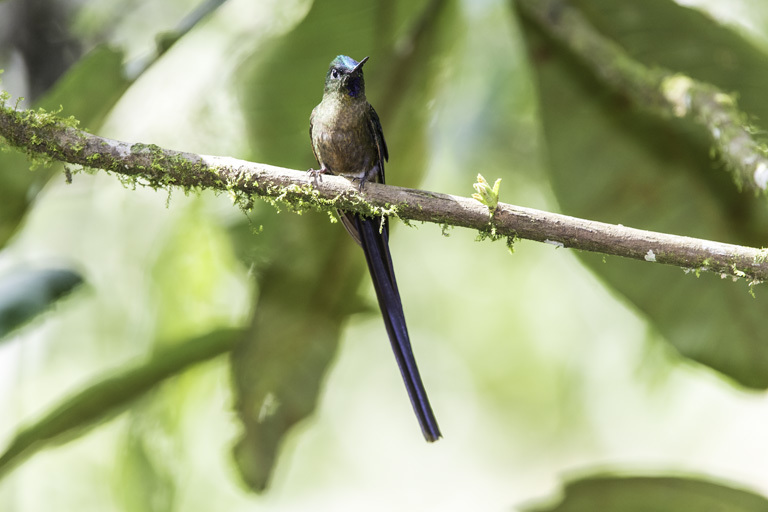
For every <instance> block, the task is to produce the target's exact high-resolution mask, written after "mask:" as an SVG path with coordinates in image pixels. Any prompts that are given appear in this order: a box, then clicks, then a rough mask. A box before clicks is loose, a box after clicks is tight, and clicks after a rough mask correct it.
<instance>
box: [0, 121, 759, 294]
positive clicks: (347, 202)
mask: <svg viewBox="0 0 768 512" xmlns="http://www.w3.org/2000/svg"><path fill="white" fill-rule="evenodd" d="M71 125H72V123H71V122H66V121H62V120H58V119H56V118H55V117H54V116H51V115H50V114H46V113H40V112H37V111H18V110H14V109H13V108H10V107H8V106H0V136H2V137H4V138H5V139H6V140H7V141H8V143H10V144H11V145H13V146H16V147H19V148H21V149H23V150H25V151H27V152H28V153H30V154H32V155H45V156H46V157H47V158H52V159H55V160H58V161H62V162H67V163H70V164H80V165H84V166H88V167H92V168H98V169H104V170H106V171H108V172H111V173H114V174H117V175H119V176H121V177H123V179H129V180H135V182H136V183H139V184H146V185H148V186H153V187H170V186H178V187H183V188H186V189H198V190H200V189H214V190H219V191H227V192H229V193H231V194H232V195H233V197H234V198H235V199H237V200H239V201H240V202H241V204H248V203H249V202H250V201H251V199H252V197H253V196H262V197H264V198H272V199H276V200H280V201H283V202H285V203H287V204H289V205H291V206H292V207H293V208H297V209H302V208H314V209H318V210H325V211H332V210H334V209H337V208H338V209H342V210H348V211H354V212H357V213H361V214H363V215H375V214H382V213H384V214H388V215H395V216H397V217H400V218H402V219H406V220H415V221H424V222H433V223H438V224H443V225H449V226H459V227H465V228H471V229H477V230H480V231H482V232H483V233H485V234H490V235H495V236H501V237H510V238H515V237H519V238H524V239H528V240H535V241H539V242H545V243H550V244H553V245H556V246H560V247H569V248H574V249H580V250H584V251H591V252H598V253H603V254H610V255H615V256H623V257H626V258H633V259H638V260H645V261H649V262H656V263H664V264H668V265H676V266H678V267H682V268H685V269H692V270H707V271H712V272H717V273H720V274H723V275H728V276H733V277H743V278H746V279H749V280H751V281H764V280H766V279H768V250H763V249H755V248H751V247H743V246H738V245H731V244H724V243H719V242H712V241H708V240H701V239H696V238H689V237H684V236H676V235H669V234H664V233H656V232H652V231H644V230H639V229H633V228H628V227H625V226H621V225H613V224H605V223H602V222H595V221H590V220H585V219H578V218H575V217H569V216H566V215H560V214H556V213H549V212H545V211H541V210H535V209H532V208H524V207H521V206H514V205H510V204H504V203H498V206H497V208H496V210H495V211H494V212H493V215H491V212H489V210H488V207H487V206H485V205H484V204H482V203H480V202H479V201H477V200H475V199H472V198H469V197H461V196H453V195H448V194H439V193H435V192H428V191H424V190H416V189H407V188H401V187H394V186H388V185H381V184H378V183H367V184H366V185H365V191H364V192H363V193H360V192H359V190H358V185H357V184H356V183H351V182H349V181H348V180H346V179H344V178H341V177H338V176H322V177H320V179H318V180H313V178H312V177H311V176H310V175H308V173H306V172H301V171H296V170H291V169H284V168H281V167H274V166H271V165H266V164H260V163H254V162H246V161H244V160H237V159H234V158H228V157H218V156H205V155H197V154H193V153H183V152H179V151H172V150H168V149H163V148H160V147H158V146H153V145H146V144H131V143H128V142H121V141H117V140H112V139H106V138H103V137H98V136H96V135H92V134H89V133H87V132H84V131H82V130H79V129H77V128H75V127H73V126H71Z"/></svg>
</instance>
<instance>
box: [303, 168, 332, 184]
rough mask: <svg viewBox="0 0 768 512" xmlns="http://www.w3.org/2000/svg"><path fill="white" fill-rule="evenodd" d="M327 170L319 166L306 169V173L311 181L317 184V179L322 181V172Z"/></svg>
mask: <svg viewBox="0 0 768 512" xmlns="http://www.w3.org/2000/svg"><path fill="white" fill-rule="evenodd" d="M326 172H328V169H325V168H323V167H321V168H320V169H310V170H308V171H307V175H308V176H310V177H311V178H312V183H313V184H314V186H317V182H318V181H323V174H325V173H326Z"/></svg>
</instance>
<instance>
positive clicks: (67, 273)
mask: <svg viewBox="0 0 768 512" xmlns="http://www.w3.org/2000/svg"><path fill="white" fill-rule="evenodd" d="M82 282H83V278H82V277H81V276H80V274H78V273H76V272H73V271H72V270H68V269H56V268H47V269H21V270H16V271H15V272H14V273H12V274H9V275H6V276H3V277H1V278H0V341H1V340H2V339H3V338H5V337H6V336H7V335H8V334H9V333H11V332H12V331H13V330H15V329H17V328H18V327H20V326H22V325H24V324H25V323H27V322H28V321H30V320H32V319H33V318H35V317H36V316H38V315H40V314H41V313H43V312H44V311H46V310H47V309H48V308H50V307H51V305H53V304H54V303H55V302H56V301H58V300H59V299H61V298H62V297H64V296H65V295H67V294H69V293H70V292H71V291H72V290H74V289H75V288H77V287H78V286H80V284H81V283H82Z"/></svg>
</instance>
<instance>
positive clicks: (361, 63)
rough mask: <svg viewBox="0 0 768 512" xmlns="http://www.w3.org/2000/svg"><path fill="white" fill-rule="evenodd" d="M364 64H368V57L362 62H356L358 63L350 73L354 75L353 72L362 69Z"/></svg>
mask: <svg viewBox="0 0 768 512" xmlns="http://www.w3.org/2000/svg"><path fill="white" fill-rule="evenodd" d="M366 62H368V57H365V58H364V59H363V60H361V61H360V62H358V63H357V66H355V69H353V70H352V73H354V72H355V71H357V70H358V69H360V68H362V67H363V64H365V63H366Z"/></svg>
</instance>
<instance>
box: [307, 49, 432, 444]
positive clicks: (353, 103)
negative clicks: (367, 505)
mask: <svg viewBox="0 0 768 512" xmlns="http://www.w3.org/2000/svg"><path fill="white" fill-rule="evenodd" d="M367 60H368V57H366V58H364V59H363V60H361V61H360V62H357V61H356V60H354V59H352V58H350V57H347V56H346V55H339V56H338V57H336V58H335V59H333V62H331V66H330V68H329V69H328V73H327V74H326V75H325V91H324V92H323V100H322V101H321V102H320V104H319V105H317V106H316V107H315V109H314V110H313V111H312V116H311V117H310V119H309V135H310V138H311V139H312V151H313V152H314V153H315V159H317V163H318V164H320V169H319V170H318V171H313V172H315V173H316V174H318V173H319V174H322V173H328V174H338V175H341V176H345V177H347V178H351V179H355V180H359V181H360V190H361V191H362V189H363V185H364V184H365V182H366V181H368V180H373V181H375V182H377V183H384V161H385V160H388V159H389V154H388V152H387V143H386V142H384V134H383V133H382V131H381V122H380V121H379V116H378V115H377V114H376V111H375V110H374V109H373V107H372V106H371V105H370V103H368V100H366V99H365V81H364V80H363V64H365V63H366V61H367ZM339 215H340V217H341V221H342V223H343V224H344V227H345V228H346V229H347V231H348V232H349V234H350V235H352V238H354V239H355V241H356V242H357V243H358V244H359V245H360V246H361V247H362V248H363V252H364V253H365V259H366V261H367V262H368V270H369V272H370V274H371V279H372V280H373V287H374V288H375V290H376V297H377V298H378V300H379V308H380V309H381V314H382V315H383V317H384V325H385V326H386V328H387V334H388V335H389V341H390V342H391V344H392V350H393V351H394V352H395V359H397V364H398V366H399V367H400V373H401V374H402V375H403V381H404V382H405V387H406V389H407V390H408V396H409V397H410V399H411V404H412V405H413V410H414V411H415V412H416V417H417V418H418V420H419V424H420V425H421V430H422V431H423V432H424V437H425V438H426V439H427V441H436V440H437V439H439V438H440V429H439V428H438V426H437V420H436V419H435V415H434V413H433V412H432V407H430V405H429V399H428V398H427V392H426V390H425V389H424V384H423V383H422V382H421V377H420V376H419V369H418V368H417V366H416V360H415V359H414V357H413V351H412V350H411V341H410V339H409V337H408V329H407V327H406V325H405V313H403V305H402V303H401V301H400V292H398V290H397V282H396V281H395V271H394V269H393V267H392V257H391V255H390V254H389V225H388V224H387V222H386V220H385V221H384V223H383V225H382V219H381V218H373V219H370V218H364V217H361V216H360V215H357V214H354V213H347V212H339Z"/></svg>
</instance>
